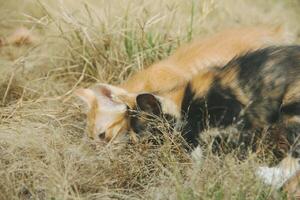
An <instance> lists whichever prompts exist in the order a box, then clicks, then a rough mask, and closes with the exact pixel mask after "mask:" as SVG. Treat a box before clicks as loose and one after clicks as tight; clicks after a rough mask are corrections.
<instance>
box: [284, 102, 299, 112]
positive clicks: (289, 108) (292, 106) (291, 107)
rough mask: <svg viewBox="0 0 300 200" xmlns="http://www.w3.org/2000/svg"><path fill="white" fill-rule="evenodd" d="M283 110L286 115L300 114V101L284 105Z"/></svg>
mask: <svg viewBox="0 0 300 200" xmlns="http://www.w3.org/2000/svg"><path fill="white" fill-rule="evenodd" d="M281 112H283V113H284V114H286V115H300V102H294V103H291V104H288V105H285V106H283V107H282V108H281Z"/></svg>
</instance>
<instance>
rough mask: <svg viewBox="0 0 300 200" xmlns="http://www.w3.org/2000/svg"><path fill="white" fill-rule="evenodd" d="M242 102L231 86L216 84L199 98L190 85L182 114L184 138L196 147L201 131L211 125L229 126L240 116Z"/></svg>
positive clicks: (185, 96)
mask: <svg viewBox="0 0 300 200" xmlns="http://www.w3.org/2000/svg"><path fill="white" fill-rule="evenodd" d="M241 109H242V104H241V103H240V102H239V101H238V100H237V99H236V97H235V96H234V94H233V92H232V91H231V90H230V89H229V88H222V87H220V86H219V84H217V83H216V84H215V85H214V86H213V87H212V88H211V89H210V91H209V93H208V94H207V96H206V97H200V98H198V97H197V96H195V93H194V92H193V91H192V89H191V87H190V86H188V87H187V88H186V91H185V95H184V99H183V102H182V116H185V117H184V119H183V120H185V121H186V124H185V125H184V127H183V132H182V134H183V138H184V139H185V140H186V141H187V142H188V143H189V144H191V146H193V147H195V146H197V145H198V137H199V133H201V132H202V131H204V130H205V129H207V128H209V127H227V126H229V125H231V124H232V123H233V122H234V120H235V119H236V118H237V117H238V116H239V113H240V111H241Z"/></svg>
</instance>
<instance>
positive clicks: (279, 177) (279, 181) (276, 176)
mask: <svg viewBox="0 0 300 200" xmlns="http://www.w3.org/2000/svg"><path fill="white" fill-rule="evenodd" d="M288 159H289V158H288ZM294 160H295V161H293V162H289V163H288V164H287V163H284V162H285V161H284V160H283V161H282V163H280V164H279V165H278V166H276V167H259V168H258V170H257V171H256V175H257V176H258V177H260V178H261V179H262V181H263V182H264V183H265V184H268V185H271V186H273V187H275V188H277V189H278V188H281V187H282V186H283V185H284V183H285V182H286V181H288V180H289V179H290V178H291V177H293V176H295V175H296V173H297V172H298V171H299V170H300V165H299V163H298V160H296V159H294Z"/></svg>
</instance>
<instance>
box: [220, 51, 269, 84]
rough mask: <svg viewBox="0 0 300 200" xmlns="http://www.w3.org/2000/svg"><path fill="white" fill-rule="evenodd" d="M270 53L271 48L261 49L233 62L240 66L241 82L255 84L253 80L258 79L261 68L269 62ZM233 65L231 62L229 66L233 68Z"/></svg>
mask: <svg viewBox="0 0 300 200" xmlns="http://www.w3.org/2000/svg"><path fill="white" fill-rule="evenodd" d="M269 51H270V49H269V48H266V49H261V50H257V51H254V52H251V53H248V54H246V55H244V56H241V57H239V58H237V59H236V60H233V62H236V63H237V64H238V65H239V66H240V71H239V77H238V78H239V80H242V81H243V82H245V83H246V84H247V83H249V82H253V78H254V77H256V78H257V76H258V75H259V71H260V69H261V67H262V66H263V65H264V64H265V63H266V61H267V60H268V58H269ZM231 64H232V63H231V62H230V63H229V64H228V65H229V66H231ZM228 65H227V66H228ZM227 66H225V68H226V67H227Z"/></svg>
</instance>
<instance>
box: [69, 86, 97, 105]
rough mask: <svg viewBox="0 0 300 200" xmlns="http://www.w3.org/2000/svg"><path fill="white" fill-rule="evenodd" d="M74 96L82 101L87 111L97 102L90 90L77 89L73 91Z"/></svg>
mask: <svg viewBox="0 0 300 200" xmlns="http://www.w3.org/2000/svg"><path fill="white" fill-rule="evenodd" d="M74 94H75V95H76V96H78V97H79V98H80V99H81V100H83V101H84V102H85V103H86V105H87V106H88V108H89V109H91V107H92V105H93V104H95V103H96V102H97V99H96V95H95V93H94V92H93V91H92V90H91V89H84V88H79V89H77V90H75V92H74Z"/></svg>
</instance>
